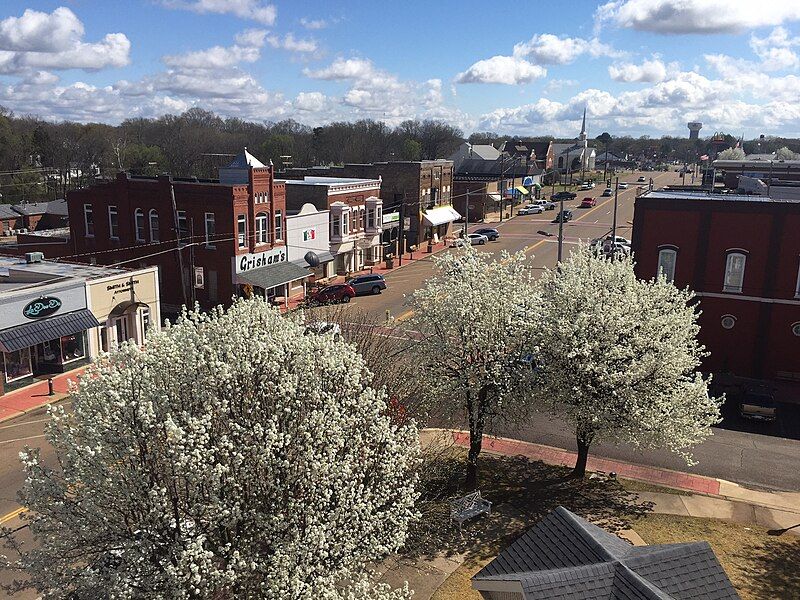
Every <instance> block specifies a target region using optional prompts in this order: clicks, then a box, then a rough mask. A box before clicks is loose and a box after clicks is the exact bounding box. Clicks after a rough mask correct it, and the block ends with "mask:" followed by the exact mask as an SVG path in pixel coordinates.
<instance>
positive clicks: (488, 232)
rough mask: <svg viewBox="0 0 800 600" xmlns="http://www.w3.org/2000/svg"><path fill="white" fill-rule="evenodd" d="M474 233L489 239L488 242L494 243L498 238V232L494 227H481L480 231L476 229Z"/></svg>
mask: <svg viewBox="0 0 800 600" xmlns="http://www.w3.org/2000/svg"><path fill="white" fill-rule="evenodd" d="M475 233H479V234H481V235H485V236H486V237H487V238H489V241H490V242H494V241H496V240H497V239H499V238H500V232H499V231H497V229H495V228H494V227H483V228H481V229H476V230H475Z"/></svg>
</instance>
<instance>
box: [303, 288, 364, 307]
mask: <svg viewBox="0 0 800 600" xmlns="http://www.w3.org/2000/svg"><path fill="white" fill-rule="evenodd" d="M355 295H356V291H355V290H354V289H353V286H351V285H348V284H346V283H337V284H335V285H329V286H326V287H324V288H320V289H318V290H316V291H314V292H310V293H309V294H308V296H306V302H308V303H309V304H333V303H335V302H344V303H347V302H350V298H354V297H355Z"/></svg>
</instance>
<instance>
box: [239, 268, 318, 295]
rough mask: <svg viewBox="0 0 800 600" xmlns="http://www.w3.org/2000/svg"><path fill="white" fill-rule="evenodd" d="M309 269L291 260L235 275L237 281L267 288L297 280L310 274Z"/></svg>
mask: <svg viewBox="0 0 800 600" xmlns="http://www.w3.org/2000/svg"><path fill="white" fill-rule="evenodd" d="M310 274H311V273H310V271H309V270H308V269H307V268H305V267H301V266H300V265H298V264H295V263H292V262H282V263H278V264H277V265H269V266H268V267H261V268H260V269H253V270H252V271H245V272H244V273H239V274H238V275H237V276H236V280H237V282H238V283H243V284H244V283H249V284H250V285H254V286H256V287H260V288H263V289H265V290H268V289H270V288H274V287H276V286H279V285H283V284H284V283H289V282H290V281H297V280H298V279H303V278H304V277H308V276H309V275H310Z"/></svg>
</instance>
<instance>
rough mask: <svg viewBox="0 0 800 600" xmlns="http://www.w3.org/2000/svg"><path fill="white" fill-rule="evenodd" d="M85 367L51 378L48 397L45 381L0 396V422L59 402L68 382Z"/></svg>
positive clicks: (66, 389)
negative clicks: (51, 392)
mask: <svg viewBox="0 0 800 600" xmlns="http://www.w3.org/2000/svg"><path fill="white" fill-rule="evenodd" d="M85 369H86V367H80V368H78V369H74V370H72V371H67V372H66V373H60V374H58V375H54V376H53V391H54V392H55V395H53V396H50V395H48V387H47V381H46V380H45V381H39V382H38V383H34V384H32V385H29V386H27V387H24V388H21V389H19V390H14V391H13V392H8V393H7V394H5V395H4V396H0V422H1V421H7V420H8V419H13V418H14V417H19V416H21V415H24V414H25V413H27V412H30V411H31V410H34V409H36V408H39V407H41V406H44V405H46V404H51V403H53V402H57V401H58V400H61V399H62V398H63V397H64V396H65V395H66V394H67V391H68V381H69V380H70V379H73V380H75V379H77V378H78V376H79V375H81V374H82V373H83V372H84V370H85Z"/></svg>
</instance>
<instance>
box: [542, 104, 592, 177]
mask: <svg viewBox="0 0 800 600" xmlns="http://www.w3.org/2000/svg"><path fill="white" fill-rule="evenodd" d="M551 148H552V152H553V162H552V165H553V168H554V169H555V170H556V171H557V172H559V173H566V172H568V171H594V169H595V160H596V159H597V151H596V150H595V149H594V148H592V147H591V146H589V142H588V139H587V136H586V108H584V109H583V124H582V125H581V132H580V134H579V135H578V141H577V142H575V143H574V144H552V146H551Z"/></svg>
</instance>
